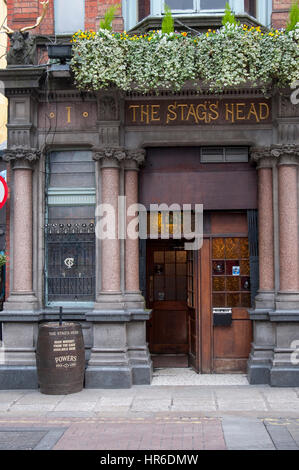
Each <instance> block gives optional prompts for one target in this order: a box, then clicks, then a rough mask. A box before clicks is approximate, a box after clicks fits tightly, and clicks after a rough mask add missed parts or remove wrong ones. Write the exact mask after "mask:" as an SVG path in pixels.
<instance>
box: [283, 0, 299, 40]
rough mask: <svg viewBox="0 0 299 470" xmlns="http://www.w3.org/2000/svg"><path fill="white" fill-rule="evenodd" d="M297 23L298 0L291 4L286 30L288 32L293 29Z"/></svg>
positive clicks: (298, 16) (298, 15)
mask: <svg viewBox="0 0 299 470" xmlns="http://www.w3.org/2000/svg"><path fill="white" fill-rule="evenodd" d="M297 23H299V1H298V0H296V1H295V2H294V3H293V4H292V6H291V9H290V16H289V21H288V24H287V27H286V30H287V31H288V32H289V31H294V29H295V28H296V24H297Z"/></svg>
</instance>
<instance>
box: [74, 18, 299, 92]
mask: <svg viewBox="0 0 299 470" xmlns="http://www.w3.org/2000/svg"><path fill="white" fill-rule="evenodd" d="M72 42H73V58H72V63H71V67H72V71H73V73H74V78H75V82H76V85H77V87H78V88H79V89H80V90H95V91H96V90H100V89H103V88H110V87H116V88H118V89H119V90H123V91H129V90H134V91H137V90H138V91H139V92H141V93H147V92H149V91H153V92H159V90H165V89H170V90H175V91H180V90H182V88H183V87H184V85H185V84H186V82H188V81H191V82H192V83H193V84H194V86H195V87H198V88H202V87H204V88H207V89H208V90H209V91H211V92H222V91H223V90H225V89H228V88H230V89H231V88H234V87H238V86H242V85H244V86H258V87H260V88H261V89H263V90H265V91H267V90H269V88H270V89H271V88H272V87H274V86H275V87H277V88H284V87H287V86H290V85H291V84H292V83H294V82H295V81H296V80H299V24H298V25H297V26H296V27H295V29H294V30H293V31H289V32H286V31H284V30H274V29H272V30H270V31H264V30H262V29H261V27H260V26H257V27H248V26H247V25H234V24H226V25H225V26H223V27H222V28H220V29H218V30H215V31H211V30H209V31H207V32H206V33H203V34H200V35H198V36H193V35H191V34H188V33H186V32H181V33H174V32H172V33H170V34H163V33H162V32H161V31H151V32H149V33H147V34H141V35H137V34H135V35H129V34H127V33H126V32H124V33H112V32H110V31H107V30H103V29H100V30H99V31H98V32H97V33H95V32H93V31H85V32H83V31H78V32H77V33H76V34H75V35H74V36H73V40H72ZM246 84H250V85H246Z"/></svg>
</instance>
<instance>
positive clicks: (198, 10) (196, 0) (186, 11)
mask: <svg viewBox="0 0 299 470" xmlns="http://www.w3.org/2000/svg"><path fill="white" fill-rule="evenodd" d="M159 1H160V8H161V13H160V14H161V15H163V14H164V5H165V1H164V0H159ZM154 3H155V0H152V1H151V4H154ZM229 3H231V2H229ZM193 7H194V8H193V9H192V10H190V9H184V10H171V11H172V13H173V14H175V15H177V14H180V15H182V14H186V15H188V14H194V13H195V14H200V13H201V14H202V13H223V12H224V10H225V7H224V8H218V9H216V8H209V9H203V8H201V0H193Z"/></svg>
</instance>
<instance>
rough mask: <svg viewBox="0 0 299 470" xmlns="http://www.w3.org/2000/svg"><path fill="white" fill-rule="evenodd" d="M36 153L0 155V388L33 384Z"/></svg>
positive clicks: (21, 150) (18, 151)
mask: <svg viewBox="0 0 299 470" xmlns="http://www.w3.org/2000/svg"><path fill="white" fill-rule="evenodd" d="M39 157H40V151H38V150H36V149H30V148H24V147H16V146H15V147H13V148H11V149H8V150H6V151H5V154H4V156H3V159H4V160H5V161H7V162H9V163H10V164H11V166H12V169H13V186H12V196H13V213H12V220H11V224H12V225H11V234H12V244H11V245H12V256H11V260H10V262H11V267H12V287H11V291H10V295H9V298H8V299H7V301H6V302H5V304H4V309H3V312H1V321H2V322H3V327H2V328H3V330H2V331H3V343H4V363H2V364H1V365H0V374H1V383H0V388H1V389H13V388H28V389H29V388H37V374H36V359H35V344H36V338H37V330H38V323H37V319H38V313H37V306H38V304H37V298H36V296H35V294H34V292H33V284H32V279H33V276H32V268H33V263H32V256H33V253H32V235H33V233H32V229H33V225H32V220H33V213H32V211H33V204H32V203H33V201H32V170H33V163H34V162H35V161H36V160H38V159H39Z"/></svg>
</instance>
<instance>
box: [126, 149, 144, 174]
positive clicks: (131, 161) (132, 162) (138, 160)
mask: <svg viewBox="0 0 299 470" xmlns="http://www.w3.org/2000/svg"><path fill="white" fill-rule="evenodd" d="M145 153H146V152H145V150H144V149H130V150H127V158H126V161H125V163H124V165H125V169H126V170H137V171H138V169H139V167H140V166H142V165H143V164H144V162H145Z"/></svg>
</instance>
